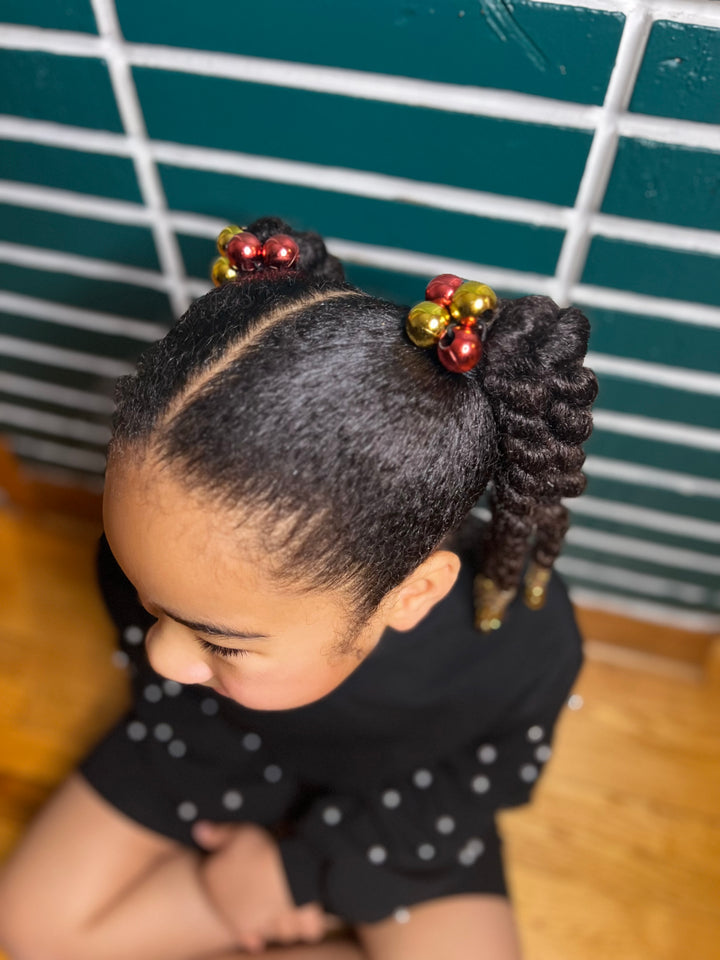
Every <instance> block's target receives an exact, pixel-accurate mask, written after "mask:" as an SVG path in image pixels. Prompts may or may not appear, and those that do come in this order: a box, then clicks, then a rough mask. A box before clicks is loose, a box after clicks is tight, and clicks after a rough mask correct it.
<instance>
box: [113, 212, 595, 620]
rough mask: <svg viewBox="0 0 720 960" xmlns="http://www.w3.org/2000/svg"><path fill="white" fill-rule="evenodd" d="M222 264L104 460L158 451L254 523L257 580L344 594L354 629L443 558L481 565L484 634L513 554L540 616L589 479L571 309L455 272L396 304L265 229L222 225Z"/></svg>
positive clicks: (134, 388) (128, 401)
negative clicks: (486, 505) (486, 510)
mask: <svg viewBox="0 0 720 960" xmlns="http://www.w3.org/2000/svg"><path fill="white" fill-rule="evenodd" d="M218 251H219V253H220V259H219V260H218V261H216V263H215V265H214V267H213V280H214V282H215V284H216V289H214V290H211V291H210V292H209V293H208V294H206V296H204V297H201V298H200V299H199V300H197V301H195V303H193V304H192V306H191V307H190V308H189V310H188V311H187V313H186V314H185V315H184V316H183V317H182V318H181V320H180V322H178V324H176V326H175V327H173V328H172V329H171V330H170V332H169V333H168V334H167V335H166V337H165V338H164V339H163V340H161V341H159V342H158V343H156V344H154V345H153V346H151V347H150V348H149V349H148V350H147V351H146V352H145V353H144V354H143V356H142V357H141V359H140V362H139V364H138V369H137V373H136V374H135V375H134V376H132V377H125V378H122V379H121V380H120V381H119V383H118V388H117V392H116V399H117V406H116V415H115V420H114V432H113V440H112V442H111V449H110V456H111V457H112V456H113V455H114V452H115V451H117V450H121V449H123V448H125V447H127V446H128V445H134V446H136V447H140V448H143V449H146V450H151V451H152V452H153V455H155V456H157V457H159V458H160V460H161V461H162V462H163V463H165V464H166V465H167V466H168V467H170V468H176V469H177V471H178V474H177V475H178V476H179V477H180V478H181V479H182V481H183V482H184V483H186V484H187V485H188V487H189V489H191V490H200V491H203V492H206V493H207V494H208V495H209V496H211V497H212V498H214V499H215V500H216V501H217V503H218V504H219V505H220V506H221V507H223V508H225V509H228V510H230V511H239V512H240V513H241V515H242V520H243V530H244V532H245V531H247V535H248V536H250V535H252V534H253V530H255V527H254V526H253V524H255V525H256V526H257V530H256V531H255V532H256V535H257V540H258V543H260V544H261V545H262V547H263V550H264V553H265V554H266V555H267V556H268V558H269V559H268V563H270V564H271V567H270V569H269V574H270V575H271V576H273V577H276V578H278V580H279V581H280V582H287V583H294V584H298V583H299V584H302V585H303V586H305V587H307V588H308V589H313V588H321V589H328V588H333V589H336V588H337V589H345V590H347V591H348V600H349V609H351V610H352V611H353V612H354V615H355V618H356V622H357V623H358V624H361V623H362V622H364V621H365V620H366V619H367V618H368V617H369V616H370V615H372V613H373V612H374V611H375V610H376V609H377V607H378V605H379V604H380V603H381V602H382V600H383V598H384V597H385V596H386V594H387V593H388V591H390V590H392V589H393V588H394V587H396V586H398V585H399V584H400V583H402V582H403V580H404V579H405V578H406V577H407V576H408V575H409V574H410V573H411V572H412V571H413V570H414V569H416V567H417V566H418V565H419V564H420V563H421V562H422V561H423V560H425V559H426V558H427V557H428V556H429V555H430V554H431V553H432V552H433V550H436V549H438V547H440V545H441V544H454V545H455V546H454V547H452V548H455V547H457V548H458V549H462V550H463V551H465V552H469V553H471V554H472V555H473V556H474V564H475V568H476V570H477V576H476V580H475V604H476V624H477V626H478V628H479V629H480V630H482V631H487V630H494V629H497V628H498V627H499V626H500V625H501V623H502V620H503V617H504V615H505V611H506V608H507V606H508V605H509V604H510V603H511V601H512V600H513V598H514V597H515V595H516V593H517V591H518V587H519V584H520V581H521V579H522V575H523V569H524V567H525V565H526V562H527V561H528V559H529V561H530V563H529V567H528V570H527V573H526V576H525V587H524V591H523V596H524V600H525V603H526V604H527V605H528V606H530V607H531V608H533V609H537V608H538V607H540V606H541V605H542V603H543V600H544V596H545V590H546V586H547V582H548V579H549V576H550V570H551V568H552V565H553V563H554V561H555V558H556V557H557V555H558V553H559V550H560V548H561V546H562V542H563V538H564V535H565V532H566V530H567V526H568V513H567V509H566V507H565V505H564V502H563V501H564V499H565V498H567V497H573V496H578V495H579V494H580V493H581V492H582V490H583V487H584V482H585V480H584V477H583V474H582V464H583V461H584V452H583V447H582V445H583V443H584V441H585V440H586V439H587V438H588V436H589V435H590V430H591V426H592V420H591V415H590V409H591V406H592V403H593V401H594V399H595V395H596V392H597V383H596V380H595V376H594V374H593V373H592V371H590V370H588V369H587V368H585V367H584V366H583V361H584V357H585V353H586V350H587V342H588V335H589V326H588V322H587V319H586V318H585V317H584V316H583V314H582V313H581V312H580V311H579V310H577V309H575V308H572V307H571V308H567V309H560V308H559V307H558V306H557V304H555V303H554V302H553V301H552V300H550V299H549V298H548V297H523V298H520V299H518V300H499V299H498V298H497V297H496V295H495V293H494V292H493V291H492V290H491V289H490V287H488V286H487V285H486V284H482V283H479V282H477V281H473V280H465V279H463V278H461V277H458V276H455V275H450V274H442V275H440V276H438V277H435V278H434V279H432V280H431V281H430V283H429V284H428V285H427V289H426V291H425V297H426V299H425V300H424V301H422V302H421V303H418V304H416V305H415V306H414V307H412V308H411V309H408V308H407V307H403V306H400V305H398V304H395V303H392V302H389V301H387V300H381V299H377V298H375V297H372V296H370V295H368V294H367V293H364V292H363V291H362V290H359V289H358V288H356V287H354V286H352V285H351V284H348V283H347V282H345V279H344V273H343V269H342V265H341V264H340V262H339V261H338V260H337V259H336V258H335V257H333V256H332V255H330V254H329V253H328V251H327V249H326V248H325V244H324V243H323V240H322V238H321V237H320V236H319V235H318V234H315V233H311V232H298V231H294V230H292V229H291V228H290V227H289V226H288V225H287V224H286V223H284V222H283V221H281V220H279V219H277V218H269V217H268V218H262V219H260V220H257V221H255V222H254V223H252V224H250V225H249V226H248V227H247V228H240V227H235V226H230V227H227V228H225V230H223V231H222V233H221V234H220V237H219V238H218ZM250 278H252V282H232V281H243V280H250ZM360 332H361V333H360ZM408 338H409V339H410V341H411V342H412V343H413V344H414V345H415V346H417V347H420V348H423V349H417V350H415V349H409V348H408ZM378 343H381V344H382V345H383V348H382V349H381V350H378V348H377V345H378ZM433 351H435V352H436V355H437V357H438V360H439V364H440V366H441V367H442V368H444V369H446V370H448V371H450V372H452V373H454V374H462V375H460V376H442V375H441V373H440V372H439V370H438V364H435V363H428V356H427V354H428V352H433ZM269 411H271V412H272V414H271V418H270V419H269ZM486 489H487V490H488V491H489V495H490V496H489V499H490V506H491V518H490V521H489V522H488V523H487V524H485V525H484V527H483V528H482V529H480V530H478V529H477V524H476V523H475V521H474V519H473V517H472V514H471V511H472V509H473V508H474V507H475V506H476V504H477V502H478V500H479V498H480V497H481V495H482V494H483V493H484V492H485V491H486Z"/></svg>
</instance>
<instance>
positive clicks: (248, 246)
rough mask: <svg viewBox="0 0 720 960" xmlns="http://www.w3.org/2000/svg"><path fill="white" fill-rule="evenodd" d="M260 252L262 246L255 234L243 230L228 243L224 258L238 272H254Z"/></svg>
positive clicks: (260, 255)
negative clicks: (236, 268)
mask: <svg viewBox="0 0 720 960" xmlns="http://www.w3.org/2000/svg"><path fill="white" fill-rule="evenodd" d="M262 252H263V245H262V243H261V242H260V241H259V240H258V238H257V237H256V236H255V234H254V233H248V231H247V230H243V231H242V233H236V234H235V236H234V237H232V239H231V240H230V241H229V242H228V245H227V250H226V256H227V258H228V260H230V262H231V263H233V264H235V266H236V267H238V269H240V270H255V269H257V266H258V263H259V261H260V258H261V257H262Z"/></svg>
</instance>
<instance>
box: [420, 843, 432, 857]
mask: <svg viewBox="0 0 720 960" xmlns="http://www.w3.org/2000/svg"><path fill="white" fill-rule="evenodd" d="M417 855H418V856H419V857H420V859H421V860H432V859H433V857H434V856H435V847H434V846H433V845H432V844H431V843H421V844H420V846H419V847H418V848H417Z"/></svg>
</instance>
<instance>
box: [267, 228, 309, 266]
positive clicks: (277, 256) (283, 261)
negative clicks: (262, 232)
mask: <svg viewBox="0 0 720 960" xmlns="http://www.w3.org/2000/svg"><path fill="white" fill-rule="evenodd" d="M262 252H263V258H264V260H265V266H266V267H272V268H275V269H278V268H279V267H292V266H293V264H294V263H295V261H296V260H297V258H298V257H299V256H300V250H299V249H298V245H297V243H295V241H294V240H293V238H292V237H289V236H288V235H287V234H286V233H276V234H274V236H272V237H268V239H267V240H266V241H265V244H264V246H263V250H262Z"/></svg>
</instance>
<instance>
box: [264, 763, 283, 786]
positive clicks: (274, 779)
mask: <svg viewBox="0 0 720 960" xmlns="http://www.w3.org/2000/svg"><path fill="white" fill-rule="evenodd" d="M263 776H264V777H265V779H266V780H267V782H268V783H279V781H280V780H282V770H281V769H280V767H279V766H278V765H277V764H276V763H271V764H269V765H268V766H267V767H265V769H264V770H263Z"/></svg>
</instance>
